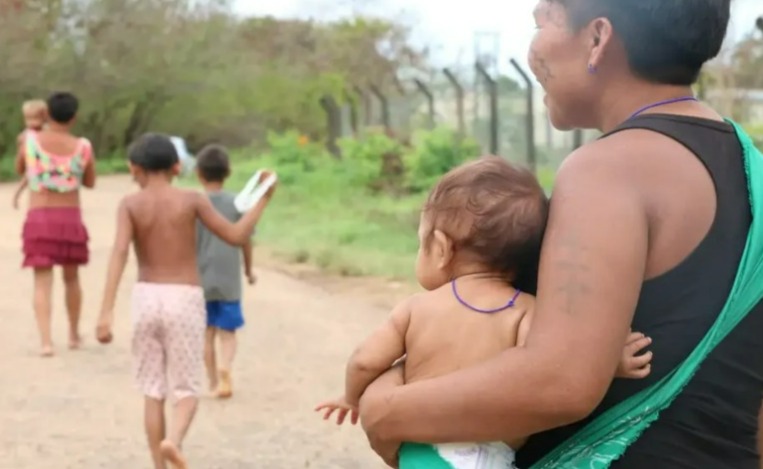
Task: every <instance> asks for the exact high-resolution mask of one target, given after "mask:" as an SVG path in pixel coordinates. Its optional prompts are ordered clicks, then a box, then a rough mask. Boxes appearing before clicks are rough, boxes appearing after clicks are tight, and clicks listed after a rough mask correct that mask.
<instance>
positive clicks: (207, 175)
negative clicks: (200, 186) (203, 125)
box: [196, 144, 230, 182]
mask: <svg viewBox="0 0 763 469" xmlns="http://www.w3.org/2000/svg"><path fill="white" fill-rule="evenodd" d="M196 170H197V171H198V172H199V175H201V177H202V178H204V180H205V181H208V182H223V181H224V180H225V178H227V177H228V175H229V174H230V162H229V159H228V151H227V150H226V149H225V147H223V146H221V145H216V144H211V145H207V146H205V147H204V148H202V149H201V151H200V152H199V154H198V155H196Z"/></svg>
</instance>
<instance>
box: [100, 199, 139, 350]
mask: <svg viewBox="0 0 763 469" xmlns="http://www.w3.org/2000/svg"><path fill="white" fill-rule="evenodd" d="M133 235H134V230H133V224H132V219H131V218H130V212H129V211H128V209H127V202H126V199H123V200H122V203H120V204H119V208H118V209H117V235H116V239H115V241H114V247H113V248H112V250H111V258H110V259H109V268H108V271H107V273H106V286H105V287H104V290H103V302H102V303H101V315H100V317H99V319H98V327H97V329H96V336H97V338H98V340H99V341H100V342H102V343H108V342H111V325H112V323H113V322H114V303H116V299H117V289H118V287H119V282H120V280H122V274H123V273H124V270H125V266H126V265H127V258H128V256H129V254H130V244H131V243H132V240H133Z"/></svg>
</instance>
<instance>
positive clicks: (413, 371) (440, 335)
mask: <svg viewBox="0 0 763 469" xmlns="http://www.w3.org/2000/svg"><path fill="white" fill-rule="evenodd" d="M458 290H459V294H460V295H461V296H462V297H464V298H468V299H469V300H468V301H469V303H470V304H471V305H472V306H473V307H476V308H479V309H493V308H497V307H500V306H503V305H505V304H507V303H508V302H509V300H510V299H511V298H512V297H513V296H514V294H515V293H516V290H515V289H514V288H512V287H510V286H508V285H505V284H504V285H497V284H495V283H491V282H463V284H462V283H460V282H459V284H458ZM480 299H482V300H483V301H480ZM504 299H505V302H504V303H502V304H501V302H502V301H503V300H504ZM534 304H535V299H534V297H532V296H530V295H526V294H520V295H519V296H518V297H517V299H516V301H515V303H514V306H512V307H508V308H506V309H504V310H502V311H498V312H495V313H481V312H477V311H474V310H472V309H470V308H467V307H466V306H464V305H462V304H461V303H460V302H459V301H458V300H457V299H456V297H455V295H454V294H453V290H452V287H451V284H446V285H444V286H442V287H440V288H438V289H436V290H433V291H429V292H425V293H422V294H419V295H416V296H415V297H413V298H411V300H410V302H409V305H410V306H409V307H410V313H409V314H410V319H409V324H408V329H407V331H406V333H405V347H406V353H407V357H406V360H405V381H406V383H410V382H414V381H420V380H424V379H428V378H433V377H435V376H441V375H445V374H448V373H452V372H454V371H456V370H458V369H461V368H466V367H470V366H473V365H475V364H477V363H480V362H484V361H486V360H489V359H491V358H493V357H495V356H497V355H499V354H500V353H501V352H503V351H504V350H506V349H508V348H511V347H515V346H517V345H522V344H523V343H524V337H525V335H526V331H527V329H528V328H529V326H530V320H531V315H532V312H533V307H534Z"/></svg>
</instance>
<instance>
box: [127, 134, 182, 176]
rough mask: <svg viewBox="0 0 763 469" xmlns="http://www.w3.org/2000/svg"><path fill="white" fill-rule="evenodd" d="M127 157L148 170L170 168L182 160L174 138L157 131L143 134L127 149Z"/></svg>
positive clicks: (134, 163) (156, 170) (155, 170)
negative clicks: (171, 138)
mask: <svg viewBox="0 0 763 469" xmlns="http://www.w3.org/2000/svg"><path fill="white" fill-rule="evenodd" d="M127 157H128V158H129V160H130V163H132V164H133V165H135V166H138V167H139V168H142V169H144V170H146V171H148V172H159V171H167V170H170V169H172V167H173V166H175V165H176V164H178V162H179V161H180V160H179V158H178V153H177V149H176V148H175V145H173V144H172V140H170V138H169V137H167V136H166V135H162V134H155V133H148V134H143V135H141V136H140V138H138V140H136V141H134V142H133V143H132V144H131V145H130V147H129V148H128V149H127Z"/></svg>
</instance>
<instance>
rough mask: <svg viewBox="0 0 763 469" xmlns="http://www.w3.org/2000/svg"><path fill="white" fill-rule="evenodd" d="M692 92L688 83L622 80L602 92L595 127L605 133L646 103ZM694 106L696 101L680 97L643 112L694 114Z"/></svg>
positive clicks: (657, 101) (683, 95) (647, 104)
mask: <svg viewBox="0 0 763 469" xmlns="http://www.w3.org/2000/svg"><path fill="white" fill-rule="evenodd" d="M693 94H694V92H693V91H692V89H691V87H689V86H671V85H658V84H652V83H646V82H643V81H634V80H631V81H630V82H628V81H625V80H623V81H621V82H619V83H618V85H616V86H613V87H611V88H609V89H608V90H605V91H604V92H602V94H601V98H600V100H599V106H598V108H599V112H598V116H597V118H596V127H597V128H598V129H599V130H601V131H602V132H604V133H606V132H609V131H611V130H612V129H614V128H615V127H617V126H618V125H620V124H622V123H623V122H625V121H626V120H628V118H629V117H631V116H632V115H633V113H635V112H637V111H639V110H641V109H643V108H644V107H646V106H649V105H651V104H656V103H659V102H661V101H666V100H670V99H674V98H680V97H685V96H692V95H693ZM696 106H697V103H696V102H691V101H683V102H677V103H670V104H665V105H662V106H657V107H654V108H652V109H647V110H644V112H643V113H644V114H649V113H675V114H687V115H693V114H697V112H696V111H692V109H694V108H696Z"/></svg>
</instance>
